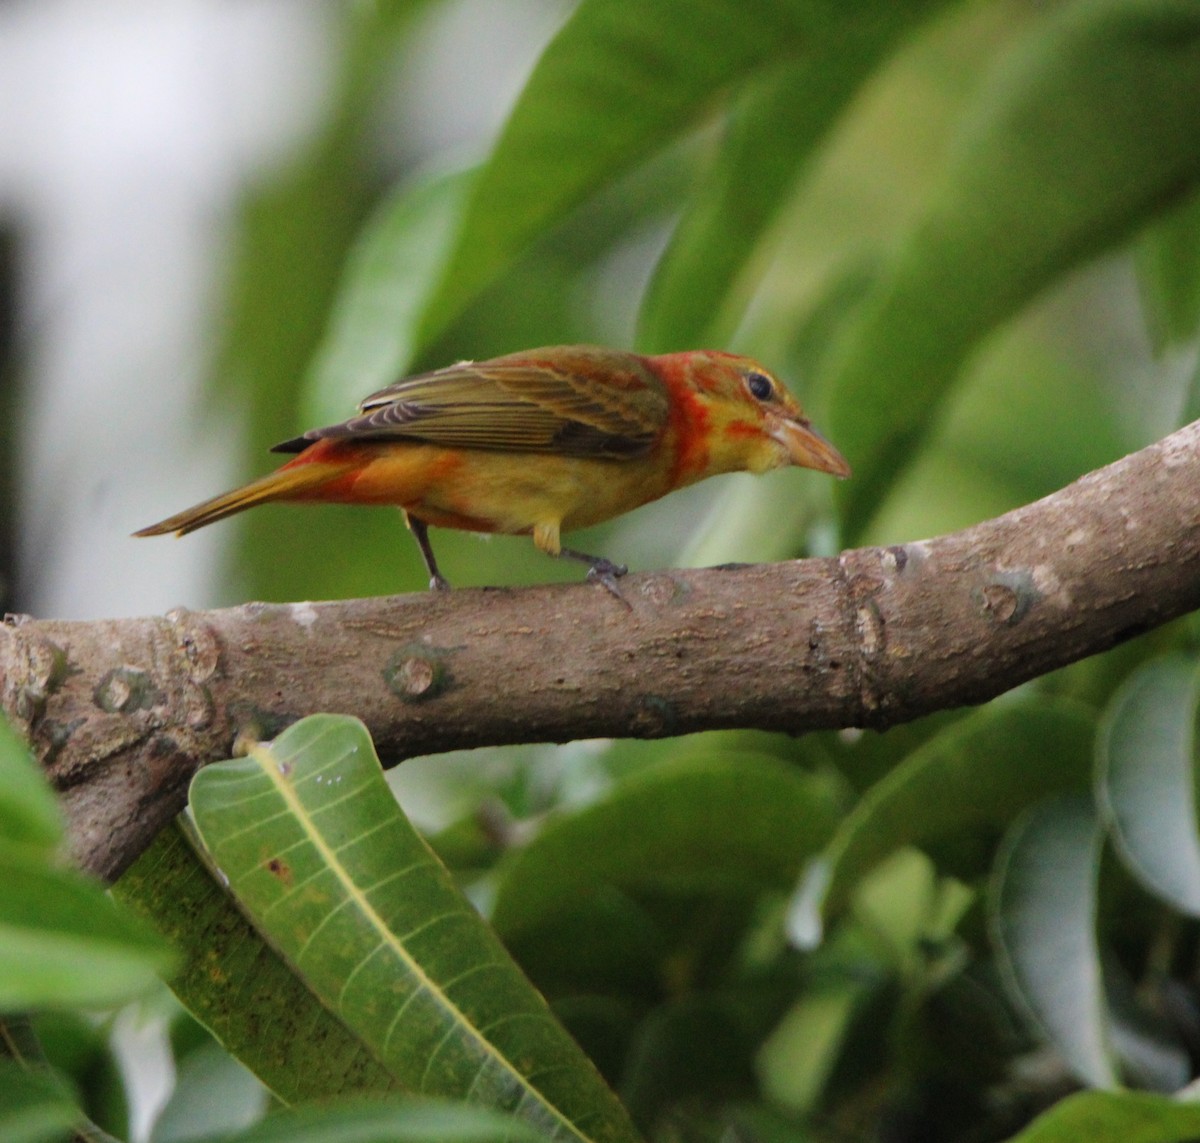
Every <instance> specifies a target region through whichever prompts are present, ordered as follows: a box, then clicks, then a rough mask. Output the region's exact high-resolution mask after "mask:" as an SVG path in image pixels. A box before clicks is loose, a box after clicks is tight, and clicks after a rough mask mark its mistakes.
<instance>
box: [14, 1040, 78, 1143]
mask: <svg viewBox="0 0 1200 1143" xmlns="http://www.w3.org/2000/svg"><path fill="white" fill-rule="evenodd" d="M82 1118H83V1116H82V1114H81V1113H80V1111H79V1108H77V1107H76V1106H75V1104H74V1103H73V1102H72V1100H71V1097H70V1096H69V1095H68V1094H67V1093H66V1091H64V1090H63V1087H62V1085H61V1084H59V1083H57V1082H56V1081H55V1080H54V1079H53V1078H52V1077H51V1076H50V1075H48V1074H46V1073H42V1072H31V1071H27V1070H26V1069H25V1068H23V1067H21V1066H20V1065H19V1064H15V1063H13V1062H12V1061H11V1060H3V1059H0V1139H3V1140H4V1143H53V1141H55V1140H59V1139H65V1138H66V1136H67V1135H68V1133H69V1132H70V1131H71V1128H72V1127H74V1126H75V1125H77V1124H78V1123H79V1122H80V1120H81V1119H82Z"/></svg>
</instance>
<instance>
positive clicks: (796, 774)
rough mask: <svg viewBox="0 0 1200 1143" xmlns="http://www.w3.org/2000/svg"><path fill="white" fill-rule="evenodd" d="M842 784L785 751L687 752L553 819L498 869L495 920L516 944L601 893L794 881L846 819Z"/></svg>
mask: <svg viewBox="0 0 1200 1143" xmlns="http://www.w3.org/2000/svg"><path fill="white" fill-rule="evenodd" d="M837 809H838V800H837V796H836V793H835V790H834V788H833V787H832V785H831V784H830V783H829V782H827V781H825V780H823V779H819V778H813V777H812V776H810V775H807V774H805V773H803V772H802V771H800V770H798V769H797V768H795V767H794V766H789V765H788V764H787V763H784V762H781V761H779V760H778V759H776V758H773V757H770V756H767V755H762V754H752V753H748V752H737V753H731V754H729V755H721V756H717V757H710V758H684V759H681V760H679V761H677V762H669V763H666V764H664V765H661V766H657V767H655V768H654V769H652V770H649V771H647V772H644V773H641V774H638V775H636V776H634V777H632V778H630V779H628V780H626V781H624V782H622V783H620V784H619V785H617V786H616V787H615V788H614V790H613V791H612V793H611V794H610V795H609V796H608V797H607V798H605V799H604V800H603V801H600V802H597V803H595V804H594V805H591V806H588V807H587V808H586V809H583V810H580V811H579V812H577V813H573V814H566V815H564V816H562V817H559V818H557V819H555V820H553V821H551V822H550V823H549V824H548V825H547V826H546V827H545V829H543V830H542V832H541V833H539V834H538V835H537V837H536V838H534V840H533V841H532V842H530V843H529V845H527V846H525V847H524V848H523V849H520V850H516V851H514V852H513V853H512V854H511V856H509V857H508V858H506V859H505V860H504V861H503V862H501V864H500V867H499V869H498V871H497V872H498V884H497V893H496V903H495V906H494V909H493V913H492V919H493V923H494V924H495V926H496V928H497V931H498V932H500V933H501V934H502V935H503V936H504V938H505V940H506V941H514V940H517V939H519V938H521V936H522V935H523V934H525V933H527V932H530V931H532V930H535V929H541V928H545V927H547V926H552V925H553V924H554V923H555V918H557V917H561V916H562V915H563V914H565V913H568V912H570V911H573V910H574V909H576V908H577V907H578V906H579V905H580V904H581V903H584V902H586V901H587V900H588V899H589V898H590V897H591V896H593V895H595V894H597V893H601V892H608V891H611V890H612V889H614V888H616V889H618V890H620V891H622V892H624V893H632V894H635V895H636V894H638V893H639V892H646V891H648V892H653V893H660V894H661V893H665V894H678V895H718V896H719V895H732V896H754V895H756V894H758V893H761V892H762V891H763V890H764V889H768V888H777V889H781V888H784V887H786V886H787V885H788V884H789V882H790V881H791V880H792V879H793V878H794V877H795V875H796V872H797V870H798V869H799V866H800V863H801V862H802V861H803V860H804V858H805V856H806V855H807V854H810V853H812V852H813V851H814V850H815V849H816V848H817V847H819V846H821V845H823V844H824V843H825V841H826V840H827V839H828V838H829V836H830V835H831V833H832V832H833V828H834V825H835V823H836V821H837Z"/></svg>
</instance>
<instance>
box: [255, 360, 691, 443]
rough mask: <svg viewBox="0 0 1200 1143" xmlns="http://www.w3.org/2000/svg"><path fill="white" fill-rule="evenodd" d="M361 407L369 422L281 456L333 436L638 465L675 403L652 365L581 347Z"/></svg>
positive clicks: (402, 391) (406, 384) (348, 424)
mask: <svg viewBox="0 0 1200 1143" xmlns="http://www.w3.org/2000/svg"><path fill="white" fill-rule="evenodd" d="M359 408H360V410H361V413H360V415H359V416H357V417H352V418H350V420H348V421H345V422H343V423H342V424H339V425H330V426H329V427H327V428H322V429H313V430H311V431H310V432H308V433H305V434H304V436H303V437H298V438H297V439H296V440H294V441H285V442H284V444H283V445H277V446H276V450H277V451H283V452H295V451H299V450H300V449H302V448H304V447H306V446H307V445H308V444H310V443H311V442H312V441H314V440H320V439H323V438H331V437H332V438H339V439H348V440H349V439H353V440H361V441H369V440H415V441H426V442H429V443H432V444H440V445H447V446H449V447H455V448H471V449H492V450H498V451H504V452H540V453H558V454H560V455H565V456H580V457H609V458H628V457H636V456H641V455H642V454H644V453H645V452H647V451H648V450H649V448H650V447H651V445H652V444H653V443H654V441H655V439H656V438H657V436H658V435H659V433H660V432H661V431H662V429H663V427H664V426H665V425H666V423H667V416H668V399H667V391H666V388H665V386H664V385H663V383H662V382H661V381H660V380H659V378H658V377H657V376H656V375H655V374H654V373H653V372H652V371H651V370H650V369H649V367H648V366H647V365H646V364H645V363H644V362H643V361H642V359H640V358H638V357H635V356H633V355H632V354H614V353H612V352H611V351H600V350H590V349H589V348H587V347H574V348H571V349H555V350H550V351H537V352H536V353H533V354H523V355H513V356H512V357H508V358H504V357H500V358H494V359H492V360H491V361H480V362H471V361H464V362H461V363H460V364H458V365H452V366H450V367H448V368H446V369H438V370H436V371H435V372H432V373H423V374H420V375H418V376H415V377H408V378H405V379H404V380H402V381H397V382H396V383H395V384H394V385H389V386H388V387H387V388H386V389H380V390H379V392H377V393H372V394H371V396H369V397H368V398H367V399H366V400H365V401H363V403H362V404H361V405H360V406H359Z"/></svg>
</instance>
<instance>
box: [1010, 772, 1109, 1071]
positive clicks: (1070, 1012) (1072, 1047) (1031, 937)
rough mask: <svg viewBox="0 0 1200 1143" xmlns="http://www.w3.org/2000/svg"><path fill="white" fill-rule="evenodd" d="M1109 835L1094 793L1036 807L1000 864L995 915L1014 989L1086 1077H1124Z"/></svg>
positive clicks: (1013, 836)
mask: <svg viewBox="0 0 1200 1143" xmlns="http://www.w3.org/2000/svg"><path fill="white" fill-rule="evenodd" d="M1102 841H1103V834H1102V832H1101V830H1100V824H1099V822H1098V821H1097V819H1096V814H1095V811H1094V809H1093V808H1092V803H1091V799H1090V797H1087V796H1085V795H1081V794H1066V795H1060V796H1058V797H1056V798H1052V799H1049V800H1047V801H1045V802H1042V803H1041V804H1040V805H1038V806H1035V807H1034V808H1033V809H1031V810H1029V811H1027V812H1026V813H1025V814H1024V815H1023V816H1022V817H1021V818H1020V819H1019V821H1017V822H1016V823H1015V824H1014V826H1013V828H1012V829H1011V830H1010V831H1009V834H1008V837H1007V838H1006V839H1005V844H1004V848H1003V850H1002V852H1001V854H1000V857H999V858H998V859H997V862H996V872H995V877H994V879H993V883H992V887H991V894H990V898H991V899H990V902H989V913H990V921H991V927H992V939H993V943H994V945H995V948H996V956H997V960H998V962H999V965H1000V968H1001V972H1002V974H1003V978H1004V981H1005V984H1006V985H1007V986H1008V989H1009V992H1010V993H1011V995H1012V996H1013V998H1014V1000H1016V1001H1017V1002H1018V1003H1019V1004H1020V1005H1021V1006H1022V1007H1023V1008H1024V1009H1025V1011H1026V1012H1027V1013H1028V1015H1029V1016H1030V1018H1031V1019H1032V1020H1033V1022H1034V1023H1035V1024H1036V1025H1037V1026H1038V1027H1040V1028H1041V1029H1042V1030H1043V1032H1044V1033H1045V1035H1046V1036H1047V1038H1048V1039H1049V1040H1050V1042H1051V1043H1053V1044H1054V1045H1055V1047H1056V1048H1058V1050H1059V1052H1061V1053H1062V1056H1063V1059H1064V1060H1065V1061H1066V1063H1067V1066H1068V1067H1069V1068H1070V1069H1071V1071H1072V1072H1074V1074H1075V1075H1076V1076H1078V1077H1079V1079H1080V1080H1082V1081H1083V1082H1084V1083H1087V1084H1089V1085H1092V1086H1095V1087H1114V1086H1116V1085H1117V1083H1118V1082H1119V1080H1118V1077H1117V1070H1116V1064H1115V1062H1114V1057H1113V1052H1112V1047H1111V1044H1110V1037H1109V1030H1108V1016H1107V1011H1106V1003H1105V997H1104V987H1103V981H1102V976H1101V969H1100V957H1099V952H1098V949H1097V943H1096V879H1097V874H1098V871H1099V864H1100V847H1101V844H1102Z"/></svg>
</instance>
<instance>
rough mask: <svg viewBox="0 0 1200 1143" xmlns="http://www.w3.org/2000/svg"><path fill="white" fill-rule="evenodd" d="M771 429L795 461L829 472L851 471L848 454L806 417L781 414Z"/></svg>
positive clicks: (844, 473)
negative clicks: (799, 417) (844, 453)
mask: <svg viewBox="0 0 1200 1143" xmlns="http://www.w3.org/2000/svg"><path fill="white" fill-rule="evenodd" d="M768 431H769V432H770V434H771V436H772V437H773V438H774V439H775V440H777V441H778V442H779V443H780V444H781V445H783V447H784V448H785V449H786V450H787V454H788V459H789V460H790V461H791V462H792V464H795V465H798V466H799V467H800V468H812V469H815V470H816V471H817V472H828V473H829V474H830V476H840V477H846V476H849V475H850V466H849V465H848V464H847V463H846V458H845V457H844V456H842V454H841V453H840V452H838V450H837V449H835V448H834V447H833V445H831V444H830V443H829V442H828V441H827V440H826V439H825V438H824V437H823V436H821V434H820V433H819V432H817V430H816V429H814V428H813V427H812V425H810V424H809V423H808V422H807V421H794V420H791V419H790V418H783V417H780V418H779V419H778V420H776V421H775V423H774V424H773V425H772V426H771V427H770V429H769V430H768Z"/></svg>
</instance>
